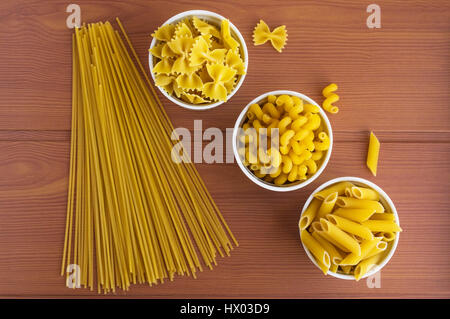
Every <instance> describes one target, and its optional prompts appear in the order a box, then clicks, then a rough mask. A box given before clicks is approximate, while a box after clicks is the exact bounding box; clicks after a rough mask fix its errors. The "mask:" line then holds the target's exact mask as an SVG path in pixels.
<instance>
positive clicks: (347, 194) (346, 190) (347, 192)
mask: <svg viewBox="0 0 450 319" xmlns="http://www.w3.org/2000/svg"><path fill="white" fill-rule="evenodd" d="M344 195H345V196H347V197H353V193H352V188H351V187H346V188H345V191H344Z"/></svg>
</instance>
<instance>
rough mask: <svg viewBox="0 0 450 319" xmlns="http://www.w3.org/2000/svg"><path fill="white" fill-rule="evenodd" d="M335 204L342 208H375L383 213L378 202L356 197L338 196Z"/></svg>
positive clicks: (382, 208) (381, 206) (377, 211)
mask: <svg viewBox="0 0 450 319" xmlns="http://www.w3.org/2000/svg"><path fill="white" fill-rule="evenodd" d="M336 205H337V206H339V207H343V208H366V209H375V212H376V213H383V212H384V207H383V205H381V203H380V202H377V201H374V200H368V199H357V198H350V197H344V196H339V197H338V199H337V201H336Z"/></svg>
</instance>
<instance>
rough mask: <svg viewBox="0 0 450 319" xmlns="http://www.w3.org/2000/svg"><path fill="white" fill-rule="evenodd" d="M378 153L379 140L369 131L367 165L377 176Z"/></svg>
mask: <svg viewBox="0 0 450 319" xmlns="http://www.w3.org/2000/svg"><path fill="white" fill-rule="evenodd" d="M379 153H380V141H378V139H377V137H376V136H375V134H373V132H370V141H369V149H368V151H367V161H366V164H367V167H368V168H369V170H370V171H371V172H372V174H373V176H377V167H378V156H379Z"/></svg>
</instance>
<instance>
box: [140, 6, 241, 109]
mask: <svg viewBox="0 0 450 319" xmlns="http://www.w3.org/2000/svg"><path fill="white" fill-rule="evenodd" d="M187 16H210V17H213V18H217V19H220V20H224V19H226V18H225V17H223V16H221V15H220V14H217V13H215V12H212V11H207V10H189V11H184V12H180V13H178V14H176V15H174V16H173V17H171V18H169V19H168V20H167V21H166V22H164V23H163V24H161V25H165V24H168V23H173V22H174V21H178V20H182V19H183V18H185V17H187ZM230 29H232V30H233V32H234V33H235V34H236V36H237V37H238V39H239V42H240V44H241V45H242V50H243V51H244V64H245V74H243V75H242V76H241V77H240V79H239V81H238V83H237V84H236V86H235V87H234V89H233V91H231V92H230V94H228V96H227V102H228V100H230V99H231V97H232V96H233V95H234V94H236V92H237V91H238V90H239V88H240V87H241V85H242V83H243V82H244V79H245V76H246V75H247V72H248V50H247V44H246V43H245V40H244V37H243V36H242V34H241V32H240V31H239V29H238V28H237V27H236V26H235V25H234V24H233V23H232V22H231V21H230ZM155 45H156V39H155V38H153V39H152V42H151V43H150V49H151V48H153V47H154V46H155ZM148 65H149V68H150V74H151V76H152V79H153V83H154V82H155V74H153V72H152V70H153V59H152V54H151V53H150V52H149V53H148ZM155 86H156V87H157V88H158V89H159V90H160V91H161V93H162V94H163V95H164V96H165V97H166V98H168V99H169V100H170V101H172V102H173V103H175V104H177V105H179V106H181V107H184V108H186V109H189V110H196V111H202V110H209V109H212V108H215V107H217V106H219V105H221V104H223V103H225V102H224V101H218V102H214V103H211V104H206V105H198V104H189V103H186V102H183V101H181V100H180V99H177V98H175V97H173V96H171V95H170V94H168V93H167V92H166V91H165V90H164V89H163V88H160V87H159V86H157V85H155Z"/></svg>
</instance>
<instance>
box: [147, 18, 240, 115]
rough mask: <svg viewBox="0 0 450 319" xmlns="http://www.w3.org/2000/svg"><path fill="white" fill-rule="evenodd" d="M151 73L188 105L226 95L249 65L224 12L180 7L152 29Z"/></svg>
mask: <svg viewBox="0 0 450 319" xmlns="http://www.w3.org/2000/svg"><path fill="white" fill-rule="evenodd" d="M152 37H153V40H152V42H151V44H150V48H149V55H148V61H149V67H150V74H151V76H152V78H153V81H154V83H155V85H156V86H157V87H158V89H159V90H160V91H161V93H162V94H163V95H164V96H165V97H166V98H168V99H169V100H170V101H172V102H173V103H175V104H177V105H179V106H181V107H184V108H187V109H191V110H207V109H211V108H214V107H216V106H219V105H221V104H222V103H224V102H226V101H227V100H229V99H230V98H231V97H232V96H233V95H234V94H235V93H236V92H237V91H238V90H239V88H240V87H241V85H242V83H243V82H244V79H245V75H246V72H247V68H248V52H247V46H246V44H245V40H244V38H243V37H242V35H241V33H240V32H239V30H238V28H236V26H235V25H233V24H232V23H231V22H230V21H229V20H228V19H226V18H225V17H223V16H221V15H219V14H217V13H214V12H211V11H205V10H190V11H185V12H182V13H179V14H177V15H175V16H173V17H171V18H170V19H168V20H167V21H166V22H164V23H163V24H162V25H161V26H160V27H159V28H158V29H156V30H155V32H154V33H153V34H152Z"/></svg>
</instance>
